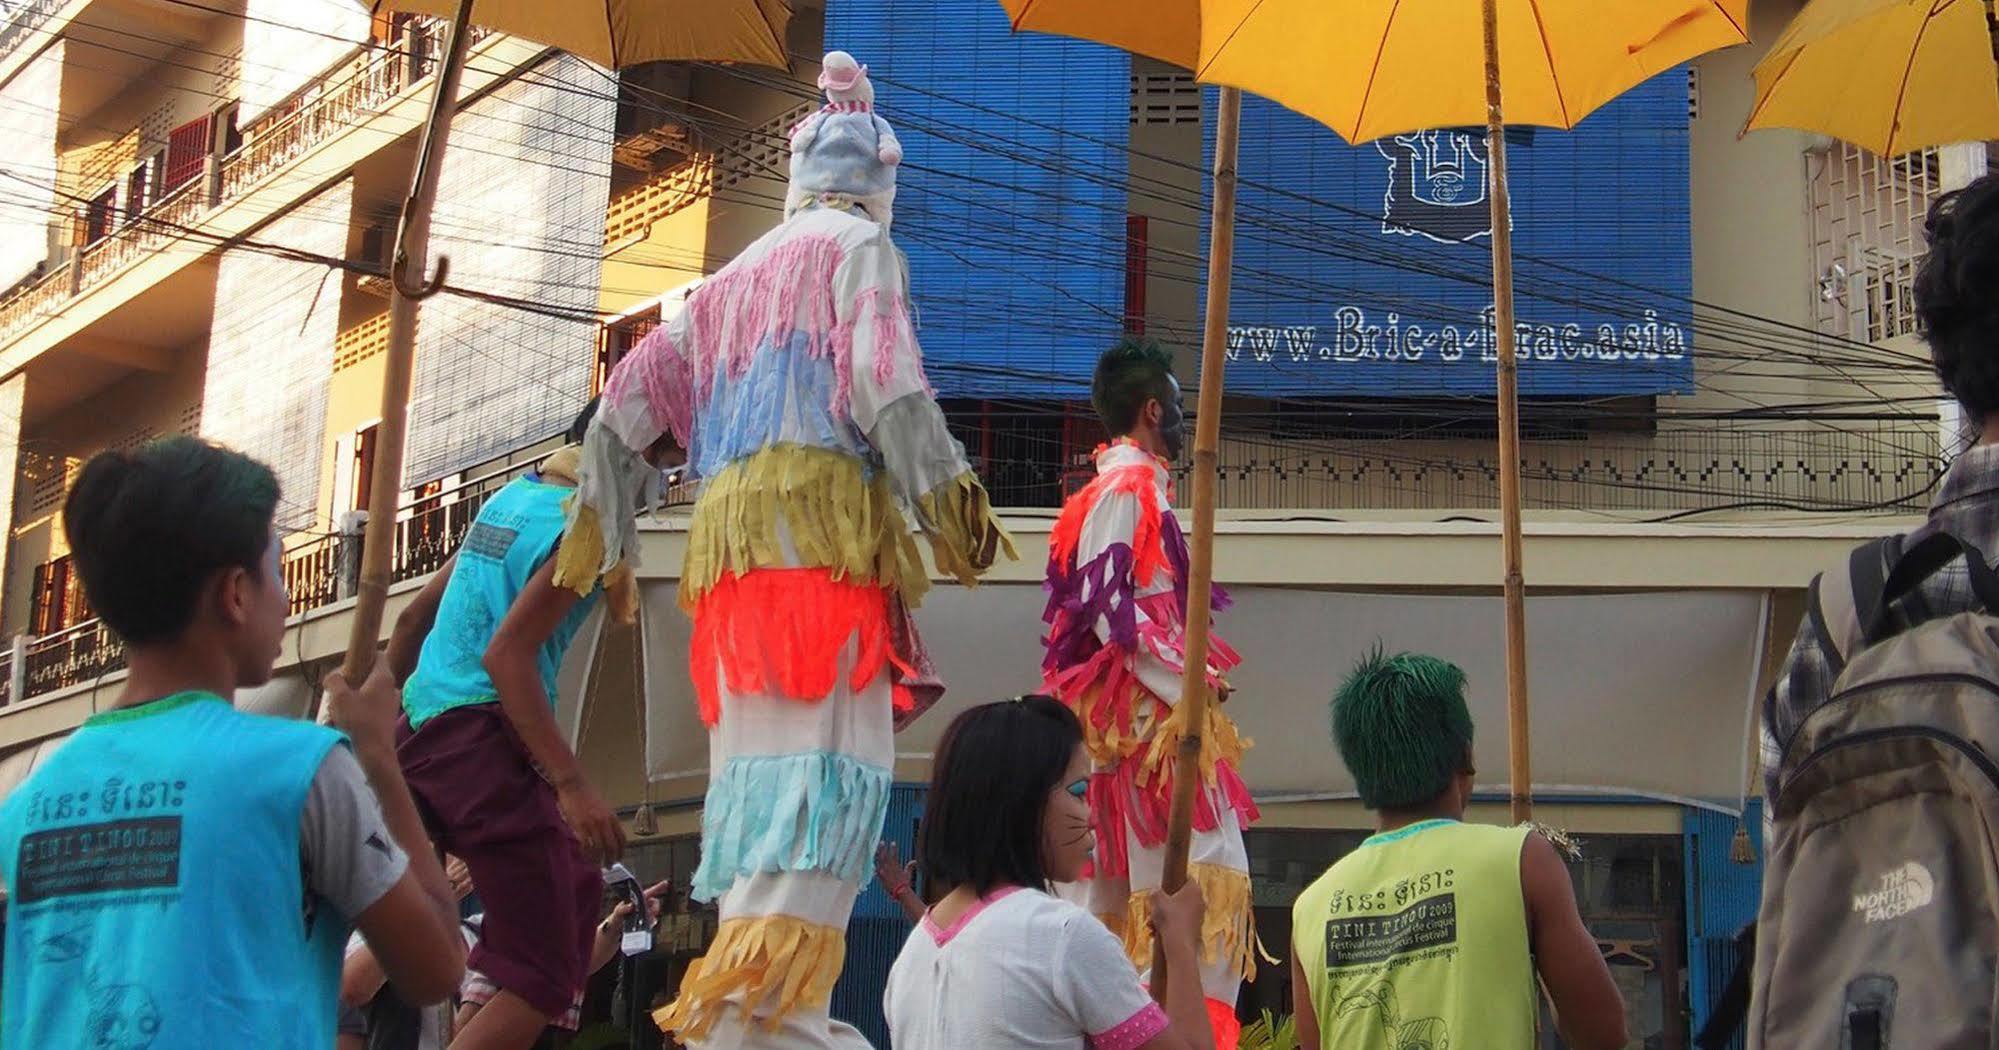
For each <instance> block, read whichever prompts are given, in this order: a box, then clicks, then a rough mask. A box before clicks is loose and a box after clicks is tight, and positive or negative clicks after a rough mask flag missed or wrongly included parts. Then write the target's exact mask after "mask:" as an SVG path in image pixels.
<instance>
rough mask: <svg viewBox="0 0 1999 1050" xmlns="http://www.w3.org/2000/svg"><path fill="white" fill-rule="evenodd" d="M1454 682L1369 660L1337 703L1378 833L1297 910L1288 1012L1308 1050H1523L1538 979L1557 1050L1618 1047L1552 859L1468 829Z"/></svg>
mask: <svg viewBox="0 0 1999 1050" xmlns="http://www.w3.org/2000/svg"><path fill="white" fill-rule="evenodd" d="M1464 693H1465V675H1464V672H1463V671H1461V670H1459V669H1458V668H1457V667H1455V666H1453V665H1452V664H1450V663H1447V662H1445V661H1443V660H1439V659H1437V658H1436V657H1434V656H1423V655H1419V654H1414V653H1397V654H1396V655H1394V656H1385V655H1383V654H1382V652H1381V650H1380V649H1378V648H1377V649H1376V650H1375V651H1374V652H1373V653H1372V654H1370V655H1369V656H1368V657H1367V658H1366V659H1363V660H1362V661H1361V662H1360V664H1359V666H1357V667H1355V668H1354V671H1353V673H1352V674H1351V675H1349V676H1348V678H1347V680H1346V682H1345V683H1344V684H1343V685H1341V686H1340V689H1339V692H1338V693H1336V694H1334V696H1333V705H1332V707H1333V712H1332V713H1333V743H1334V745H1335V746H1336V747H1338V748H1339V752H1340V759H1341V760H1342V761H1344V762H1345V763H1346V766H1347V769H1348V771H1349V772H1351V773H1352V774H1353V778H1354V785H1355V787H1356V788H1357V789H1358V790H1359V792H1360V800H1361V803H1362V804H1363V805H1365V806H1367V808H1368V809H1370V810H1373V811H1374V814H1375V829H1376V834H1375V835H1374V836H1373V837H1372V838H1370V839H1368V840H1367V841H1366V842H1363V843H1361V845H1360V847H1359V848H1358V849H1356V850H1354V851H1353V852H1352V853H1350V854H1348V855H1347V856H1346V857H1344V858H1342V859H1341V860H1340V861H1339V862H1338V863H1336V864H1334V865H1333V866H1332V868H1331V869H1330V870H1328V871H1327V872H1326V874H1325V875H1323V876H1321V877H1320V878H1319V880H1318V881H1317V882H1314V883H1313V884H1312V885H1311V886H1310V887H1309V888H1307V889H1306V890H1305V892H1304V893H1302V894H1300V895H1299V897H1298V902H1297V903H1296V904H1295V905H1293V908H1292V930H1293V945H1292V948H1293V950H1292V953H1291V988H1292V1004H1293V1008H1294V1010H1295V1012H1296V1016H1297V1020H1298V1042H1299V1045H1301V1046H1306V1047H1327V1048H1330V1047H1334V1046H1337V1047H1341V1048H1342V1050H1389V1048H1392V1047H1401V1046H1410V1045H1424V1046H1446V1045H1458V1046H1463V1045H1472V1044H1476V1045H1478V1046H1481V1047H1486V1048H1488V1050H1531V1048H1532V1047H1533V1046H1534V1045H1535V1043H1534V1019H1535V1010H1536V999H1535V991H1534V980H1535V976H1536V974H1537V973H1538V975H1539V977H1540V980H1541V982H1542V983H1543V984H1544V985H1546V987H1547V989H1548V993H1549V996H1550V998H1551V999H1552V1000H1553V1001H1554V1007H1555V1013H1556V1017H1557V1018H1558V1020H1559V1024H1560V1027H1561V1031H1562V1036H1563V1038H1564V1039H1566V1040H1567V1044H1568V1045H1569V1046H1571V1047H1575V1048H1577V1050H1598V1048H1601V1050H1612V1048H1615V1047H1621V1046H1623V1045H1624V1041H1625V1025H1624V1004H1623V1001H1622V999H1621V998H1620V997H1619V995H1618V992H1617V986H1616V985H1615V984H1614V983H1612V982H1611V978H1610V968H1609V967H1608V966H1606V965H1605V964H1604V961H1603V955H1602V954H1601V953H1600V952H1599V951H1598V950H1597V947H1596V939H1595V937H1593V936H1592V935H1591V934H1590V932H1589V930H1588V928H1587V927H1585V926H1584V925H1583V920H1582V915H1581V913H1580V912H1578V911H1577V910H1576V898H1575V891H1574V889H1573V887H1572V886H1571V885H1570V883H1569V872H1568V869H1567V868H1566V867H1564V866H1563V864H1562V859H1561V857H1560V856H1558V855H1557V854H1556V852H1555V847H1554V846H1553V845H1551V844H1550V843H1549V842H1548V840H1547V839H1545V838H1542V837H1541V836H1540V835H1538V834H1536V833H1534V832H1533V831H1531V830H1529V829H1527V828H1498V827H1490V826H1481V825H1473V824H1466V823H1464V822H1463V821H1464V814H1465V806H1466V805H1467V804H1468V803H1469V802H1470V801H1471V791H1472V776H1473V774H1474V768H1473V765H1472V719H1471V711H1470V710H1469V709H1468V708H1467V707H1466V706H1465V695H1464Z"/></svg>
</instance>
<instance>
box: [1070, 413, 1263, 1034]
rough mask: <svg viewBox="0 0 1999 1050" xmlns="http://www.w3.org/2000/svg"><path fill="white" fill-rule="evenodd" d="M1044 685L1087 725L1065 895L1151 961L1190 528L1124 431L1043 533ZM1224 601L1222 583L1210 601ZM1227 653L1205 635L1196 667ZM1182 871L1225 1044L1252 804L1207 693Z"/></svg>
mask: <svg viewBox="0 0 1999 1050" xmlns="http://www.w3.org/2000/svg"><path fill="white" fill-rule="evenodd" d="M1047 586H1048V592H1049V599H1048V609H1047V613H1046V615H1045V617H1044V618H1045V619H1046V621H1047V623H1048V636H1047V646H1048V651H1047V657H1046V659H1045V660H1044V661H1043V663H1042V671H1043V676H1044V688H1046V689H1047V690H1048V691H1049V692H1050V693H1052V694H1053V695H1055V696H1057V697H1059V698H1061V700H1062V701H1063V702H1064V703H1066V704H1068V705H1069V707H1070V708H1071V709H1072V710H1074V711H1075V712H1076V714H1077V716H1078V717H1079V718H1081V719H1082V722H1083V735H1084V742H1085V745H1086V746H1087V747H1088V748H1089V751H1090V757H1091V759H1092V760H1093V762H1094V764H1095V772H1094V773H1093V774H1092V776H1091V780H1090V810H1091V814H1092V817H1093V819H1094V820H1095V821H1096V825H1097V849H1096V854H1095V857H1094V859H1093V862H1092V870H1091V872H1090V873H1089V874H1088V876H1086V878H1085V879H1084V880H1083V881H1081V882H1078V883H1075V884H1073V885H1070V886H1065V887H1062V892H1063V895H1064V896H1067V897H1070V898H1071V899H1073V900H1075V901H1076V902H1077V903H1079V904H1083V905H1084V906H1086V907H1088V908H1089V909H1090V910H1091V911H1093V912H1095V913H1096V914H1097V915H1099V916H1101V917H1102V918H1103V920H1104V922H1105V923H1106V924H1108V925H1109V926H1110V927H1111V928H1112V929H1113V930H1117V931H1119V932H1121V933H1122V934H1123V936H1124V941H1125V948H1126V949H1127V950H1128V951H1129V952H1130V953H1131V957H1132V960H1133V961H1134V962H1135V963H1137V965H1138V967H1139V969H1140V970H1141V971H1144V970H1145V969H1146V968H1147V967H1149V966H1150V965H1151V961H1152V958H1151V957H1152V936H1151V931H1150V928H1149V927H1148V925H1147V922H1146V919H1147V896H1148V895H1149V894H1150V892H1151V891H1152V890H1154V889H1156V888H1158V886H1159V884H1160V879H1161V876H1162V870H1163V867H1164V856H1165V845H1166V826H1167V819H1168V814H1169V813H1170V812H1171V810H1172V808H1173V806H1172V797H1173V773H1174V765H1175V762H1176V760H1177V756H1176V752H1177V750H1178V746H1179V740H1180V735H1181V728H1182V723H1183V719H1182V717H1181V715H1180V713H1179V712H1180V708H1179V700H1180V688H1181V671H1182V668H1183V667H1184V666H1185V660H1184V656H1183V649H1182V646H1183V643H1184V640H1185V631H1186V623H1187V615H1188V613H1187V540H1186V537H1185V536H1184V535H1183V534H1182V533H1181V531H1180V523H1179V521H1178V520H1177V519H1176V518H1175V517H1174V515H1173V510H1172V507H1171V504H1170V498H1169V495H1168V485H1167V470H1166V464H1165V462H1164V461H1162V460H1160V459H1158V458H1157V457H1155V456H1152V455H1151V454H1149V453H1147V452H1145V451H1144V450H1142V449H1140V448H1139V447H1138V446H1137V445H1135V444H1133V443H1131V442H1130V441H1129V440H1120V441H1118V442H1115V443H1113V444H1110V445H1107V446H1104V447H1102V448H1100V449H1098V450H1097V476H1096V478H1095V479H1094V480H1093V481H1091V483H1090V484H1089V485H1088V486H1087V487H1085V488H1084V489H1083V490H1082V491H1081V492H1079V493H1077V494H1076V495H1075V496H1073V497H1071V498H1070V500H1069V502H1068V503H1067V504H1066V505H1065V506H1063V508H1062V513H1061V516H1060V517H1059V518H1058V519H1057V520H1056V524H1055V529H1054V532H1053V533H1052V535H1051V536H1050V538H1049V559H1048V584H1047ZM1227 605H1228V597H1227V596H1226V595H1225V594H1223V592H1222V590H1221V588H1219V587H1217V588H1215V590H1214V602H1213V608H1214V609H1215V610H1220V609H1223V608H1226V607H1227ZM1236 663H1237V657H1236V654H1235V652H1234V651H1233V650H1231V649H1230V648H1229V647H1228V644H1227V643H1226V642H1223V641H1222V640H1221V639H1220V638H1219V637H1215V636H1213V635H1211V636H1210V637H1209V642H1208V680H1209V684H1210V686H1211V687H1219V686H1220V685H1221V684H1222V676H1223V675H1224V674H1226V673H1227V672H1228V671H1229V670H1230V669H1231V668H1233V667H1234V666H1235V665H1236ZM1208 710H1209V715H1208V725H1207V731H1206V733H1205V735H1204V737H1203V741H1204V742H1203V749H1202V752H1201V762H1200V766H1201V769H1200V775H1201V787H1200V790H1199V792H1198V793H1197V794H1196V796H1195V798H1196V802H1195V807H1194V840H1193V847H1192V850H1191V852H1190V854H1189V872H1190V873H1191V877H1192V878H1193V879H1194V880H1195V881H1197V882H1199V883H1200V885H1201V890H1202V892H1203V894H1204V896H1205V897H1206V899H1207V907H1208V917H1207V922H1206V923H1205V925H1204V928H1203V929H1202V931H1201V932H1202V936H1201V984H1202V989H1203V991H1204V992H1205V993H1206V995H1207V997H1208V1012H1209V1015H1210V1017H1211V1019H1212V1020H1213V1021H1214V1024H1215V1034H1216V1039H1217V1045H1220V1046H1225V1047H1233V1046H1234V1045H1235V1035H1236V1032H1237V1026H1236V1023H1235V1002H1236V994H1237V991H1238V990H1239V988H1240V986H1241V984H1242V981H1243V979H1244V978H1245V977H1246V976H1250V975H1253V974H1254V973H1255V971H1256V959H1255V952H1256V936H1255V929H1254V926H1253V923H1252V920H1251V913H1250V895H1249V857H1248V854H1247V853H1246V852H1245V851H1244V848H1243V834H1242V829H1243V828H1244V827H1246V826H1247V825H1248V824H1250V823H1251V822H1252V821H1254V820H1255V819H1256V816H1257V812H1256V804H1255V803H1254V802H1253V801H1251V799H1250V794H1249V789H1248V788H1247V787H1246V786H1245V785H1244V784H1243V781H1242V777H1241V776H1240V775H1238V773H1237V768H1238V767H1239V765H1240V763H1241V761H1242V753H1243V750H1244V749H1245V748H1247V747H1248V746H1249V742H1248V741H1247V740H1244V739H1242V737H1241V736H1239V735H1238V734H1237V732H1236V728H1235V724H1234V723H1233V722H1232V721H1230V720H1229V718H1228V716H1227V715H1225V714H1223V713H1222V711H1221V707H1220V705H1219V704H1212V705H1210V707H1209V709H1208Z"/></svg>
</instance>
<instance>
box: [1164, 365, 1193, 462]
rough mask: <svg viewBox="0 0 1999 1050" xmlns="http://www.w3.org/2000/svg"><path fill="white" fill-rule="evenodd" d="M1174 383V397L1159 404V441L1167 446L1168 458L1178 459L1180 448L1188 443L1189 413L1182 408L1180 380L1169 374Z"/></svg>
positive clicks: (1168, 377) (1171, 381)
mask: <svg viewBox="0 0 1999 1050" xmlns="http://www.w3.org/2000/svg"><path fill="white" fill-rule="evenodd" d="M1166 381H1167V382H1168V383H1170V384H1172V387H1173V399H1172V400H1170V401H1166V402H1162V403H1161V404H1160V406H1159V443H1160V444H1161V445H1164V446H1165V447H1166V458H1167V459H1170V460H1177V459H1179V458H1180V450H1181V449H1182V448H1184V447H1185V446H1186V444H1187V413H1186V412H1184V411H1182V410H1181V408H1180V381H1179V380H1178V379H1175V378H1173V377H1172V376H1167V377H1166Z"/></svg>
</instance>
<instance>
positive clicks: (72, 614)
mask: <svg viewBox="0 0 1999 1050" xmlns="http://www.w3.org/2000/svg"><path fill="white" fill-rule="evenodd" d="M90 616H91V612H90V606H89V605H88V604H87V603H85V602H84V600H83V581H82V580H79V579H78V578H77V575H76V561H75V559H73V558H71V557H70V556H68V555H64V556H63V557H60V558H57V559H55V560H54V561H51V562H45V563H43V564H41V565H37V566H35V596H34V607H33V608H32V609H31V610H30V611H29V616H28V630H29V631H31V632H33V633H34V634H35V635H37V636H41V635H50V634H56V633H59V632H61V631H65V630H68V629H69V628H71V627H74V626H76V625H77V624H79V623H82V622H83V621H85V620H88V619H90Z"/></svg>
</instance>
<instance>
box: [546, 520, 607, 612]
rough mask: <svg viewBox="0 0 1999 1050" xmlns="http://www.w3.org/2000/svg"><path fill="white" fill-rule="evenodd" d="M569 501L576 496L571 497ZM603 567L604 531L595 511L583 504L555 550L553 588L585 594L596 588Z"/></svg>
mask: <svg viewBox="0 0 1999 1050" xmlns="http://www.w3.org/2000/svg"><path fill="white" fill-rule="evenodd" d="M570 499H571V501H575V500H576V497H574V496H571V497H570ZM603 566H604V529H603V523H602V522H600V521H599V520H598V519H597V508H595V507H592V506H590V505H589V504H587V503H583V504H581V505H579V506H577V508H576V521H575V522H574V523H573V524H571V525H570V526H569V529H568V531H566V532H564V533H563V534H562V545H561V546H560V547H557V548H556V551H555V585H556V586H557V587H562V588H566V589H568V590H572V591H575V592H576V593H577V594H583V595H587V594H589V593H590V592H591V591H592V590H594V589H595V588H596V586H597V574H598V573H599V572H600V571H601V570H602V569H603Z"/></svg>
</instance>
